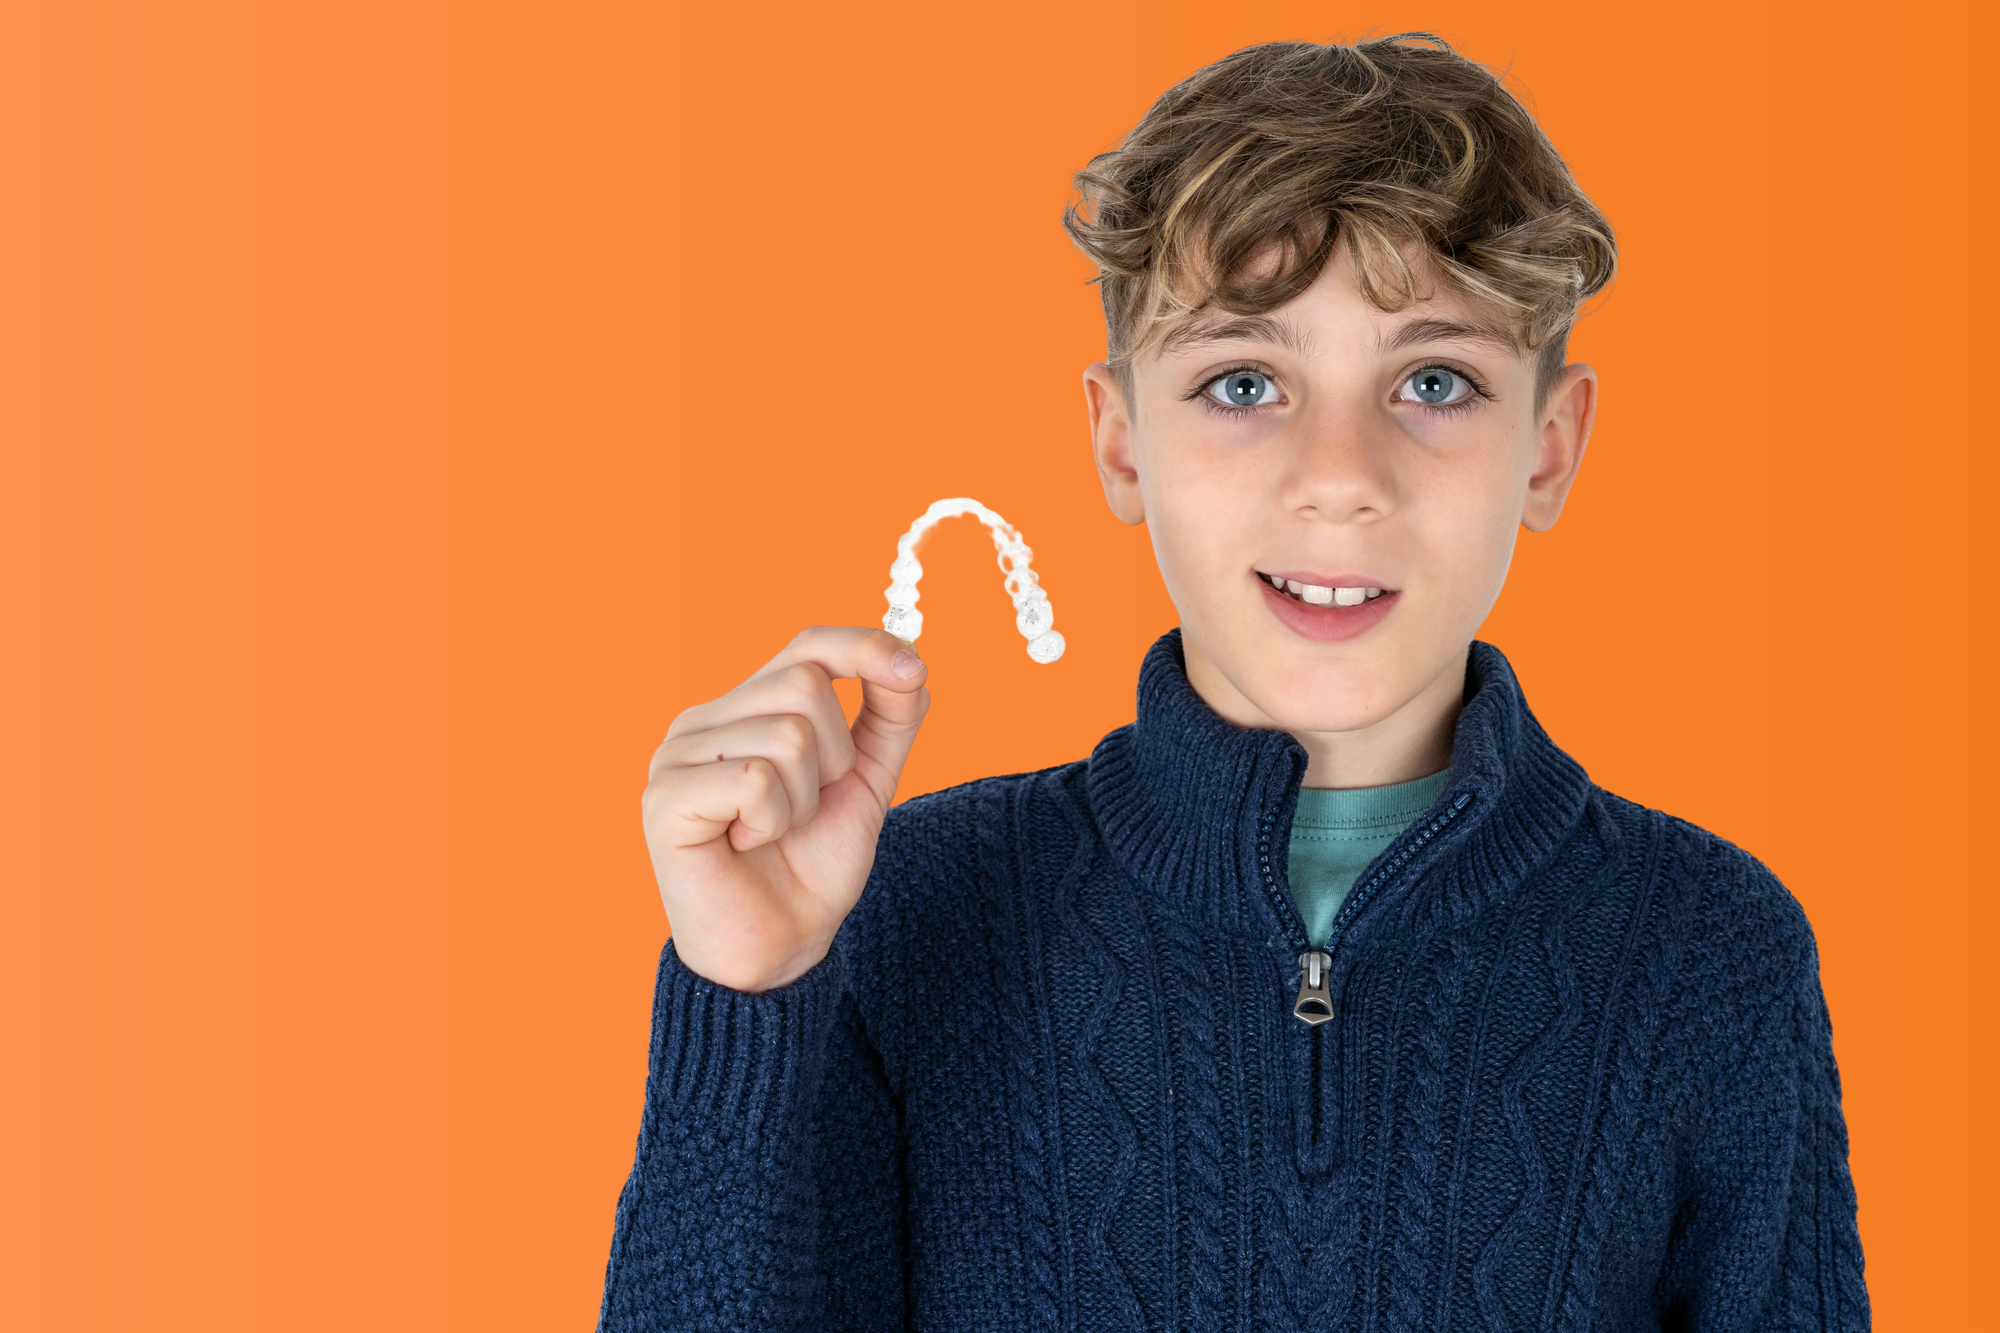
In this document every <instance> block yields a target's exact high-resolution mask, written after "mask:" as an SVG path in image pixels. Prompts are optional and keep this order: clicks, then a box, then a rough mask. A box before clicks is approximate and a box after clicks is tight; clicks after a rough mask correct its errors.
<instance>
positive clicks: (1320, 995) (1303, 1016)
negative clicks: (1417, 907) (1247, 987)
mask: <svg viewBox="0 0 2000 1333" xmlns="http://www.w3.org/2000/svg"><path fill="white" fill-rule="evenodd" d="M1471 804H1472V793H1471V792H1462V793H1460V795H1459V797H1458V799H1457V800H1455V801H1453V802H1452V803H1451V805H1450V806H1449V807H1448V808H1447V809H1445V810H1443V811H1440V812H1439V813H1438V814H1437V815H1435V816H1434V817H1433V818H1432V819H1431V822H1430V823H1428V824H1426V825H1425V826H1424V827H1423V829H1422V830H1421V831H1420V832H1418V833H1417V834H1416V836H1414V837H1412V838H1410V839H1409V841H1408V842H1406V843H1405V844H1404V845H1403V849H1402V850H1401V851H1400V852H1397V853H1396V859H1395V860H1393V861H1391V862H1389V864H1388V865H1385V866H1383V867H1382V868H1381V869H1380V870H1378V871H1376V872H1375V873H1374V874H1373V875H1370V876H1369V877H1368V879H1367V881H1366V882H1365V883H1363V884H1360V885H1357V886H1356V887H1355V888H1353V889H1351V890H1350V891H1349V892H1348V895H1347V901H1346V902H1344V903H1342V904H1341V905H1340V911H1339V913H1338V914H1336V915H1335V916H1334V918H1333V929H1332V930H1331V931H1329V932H1328V933H1327V937H1326V944H1325V945H1324V946H1323V947H1322V948H1318V949H1315V948H1313V947H1312V944H1311V942H1310V941H1309V940H1307V939H1306V926H1305V921H1304V920H1303V919H1302V918H1301V917H1300V916H1299V909H1298V905H1297V904H1296V903H1293V902H1292V901H1291V895H1290V894H1288V893H1286V892H1285V891H1284V890H1282V889H1280V888H1279V887H1278V875H1277V872H1276V871H1275V870H1273V869H1272V868H1271V836H1272V833H1273V832H1274V831H1275V830H1276V828H1277V823H1278V816H1277V813H1276V812H1275V811H1274V812H1272V813H1270V814H1267V815H1265V816H1264V822H1263V824H1262V825H1261V826H1260V827H1259V829H1258V831H1257V864H1258V867H1259V869H1261V870H1262V871H1263V872H1264V889H1265V892H1266V893H1268V894H1269V895H1270V897H1271V905H1272V906H1273V907H1275V908H1276V909H1277V911H1278V920H1279V921H1280V922H1281V923H1282V924H1283V925H1284V927H1285V933H1286V934H1288V935H1290V936H1291V940H1292V944H1293V945H1294V946H1295V947H1297V949H1298V950H1299V993H1298V998H1297V999H1295V1000H1293V1001H1292V1017H1294V1018H1296V1019H1298V1020H1299V1021H1300V1022H1301V1023H1304V1024H1306V1025H1307V1026H1308V1027H1318V1026H1319V1025H1320V1024H1321V1023H1326V1022H1330V1021H1332V1019H1333V990H1332V976H1331V973H1332V971H1333V951H1334V949H1336V948H1337V947H1338V946H1339V944H1340V937H1341V936H1343V935H1345V934H1346V933H1347V930H1348V927H1350V926H1351V925H1353V924H1354V918H1355V917H1357V916H1359V915H1360V914H1361V912H1362V910H1363V909H1365V908H1366V907H1367V906H1368V903H1369V901H1370V900H1371V899H1373V898H1374V897H1375V896H1376V895H1378V894H1379V893H1381V891H1382V889H1383V887H1384V886H1385V885H1387V884H1388V883H1389V881H1390V880H1392V879H1393V878H1394V877H1395V876H1396V875H1397V874H1398V873H1400V872H1401V871H1402V869H1403V868H1404V867H1405V866H1407V865H1409V863H1410V862H1411V861H1412V860H1413V859H1415V857H1416V855H1417V853H1418V852H1421V851H1422V850H1423V849H1424V848H1425V847H1427V846H1429V845H1430V843H1431V840H1432V839H1434V838H1436V837H1437V835H1438V834H1439V833H1441V832H1443V831H1444V827H1445V825H1447V824H1449V823H1451V821H1452V820H1454V819H1456V818H1458V816H1459V815H1460V814H1461V813H1462V812H1463V811H1464V810H1465V807H1466V806H1468V805H1471Z"/></svg>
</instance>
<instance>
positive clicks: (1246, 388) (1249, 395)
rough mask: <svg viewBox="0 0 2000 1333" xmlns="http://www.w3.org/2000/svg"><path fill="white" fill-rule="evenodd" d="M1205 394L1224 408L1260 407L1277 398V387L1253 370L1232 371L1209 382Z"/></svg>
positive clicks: (1265, 376)
mask: <svg viewBox="0 0 2000 1333" xmlns="http://www.w3.org/2000/svg"><path fill="white" fill-rule="evenodd" d="M1207 392H1208V396H1209V397H1210V398H1213V399H1214V400H1215V401H1216V402H1218V403H1221V404H1222V405H1223V406H1225V407H1262V406H1263V405H1264V404H1265V403H1268V402H1270V401H1272V400H1273V399H1275V398H1276V397H1277V396H1278V386H1277V385H1275V384H1273V383H1271V380H1270V377H1269V376H1267V375H1259V374H1258V373H1257V372H1256V371H1254V370H1232V371H1230V372H1229V373H1228V374H1227V375H1219V376H1217V377H1216V378H1215V379H1213V380H1211V381H1209V384H1208V390H1207Z"/></svg>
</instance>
